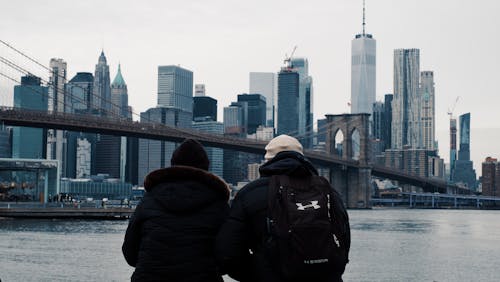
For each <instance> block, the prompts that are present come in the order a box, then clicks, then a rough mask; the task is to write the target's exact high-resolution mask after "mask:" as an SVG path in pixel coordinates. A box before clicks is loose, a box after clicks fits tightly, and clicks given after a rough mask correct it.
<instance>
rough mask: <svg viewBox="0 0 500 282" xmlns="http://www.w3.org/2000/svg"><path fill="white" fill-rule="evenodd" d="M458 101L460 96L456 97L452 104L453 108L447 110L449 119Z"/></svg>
mask: <svg viewBox="0 0 500 282" xmlns="http://www.w3.org/2000/svg"><path fill="white" fill-rule="evenodd" d="M459 99H460V96H457V99H456V100H455V103H454V104H453V107H451V110H450V109H448V115H449V116H450V119H452V117H453V111H454V110H455V107H456V106H457V103H458V100H459Z"/></svg>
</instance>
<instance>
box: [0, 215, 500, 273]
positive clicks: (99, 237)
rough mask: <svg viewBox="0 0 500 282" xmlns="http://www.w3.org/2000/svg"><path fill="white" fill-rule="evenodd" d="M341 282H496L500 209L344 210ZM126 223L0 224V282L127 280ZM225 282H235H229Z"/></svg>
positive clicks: (17, 221) (1, 220)
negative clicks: (346, 227)
mask: <svg viewBox="0 0 500 282" xmlns="http://www.w3.org/2000/svg"><path fill="white" fill-rule="evenodd" d="M349 215H350V217H351V232H352V246H351V253H350V263H349V264H348V266H347V269H346V273H345V274H344V281H440V282H441V281H500V270H499V268H498V262H499V261H500V211H482V210H407V209H374V210H349ZM126 227H127V221H84V220H27V219H25V220H21V219H6V218H0V279H1V281H2V282H9V281H23V282H26V281H129V279H130V275H131V273H132V272H133V268H131V267H129V266H128V265H127V264H126V262H125V260H124V259H123V257H122V254H121V244H122V241H123V236H124V232H125V229H126ZM226 281H232V280H230V279H229V278H227V277H226Z"/></svg>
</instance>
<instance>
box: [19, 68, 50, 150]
mask: <svg viewBox="0 0 500 282" xmlns="http://www.w3.org/2000/svg"><path fill="white" fill-rule="evenodd" d="M48 92H49V91H48V88H47V87H45V86H42V85H41V83H40V78H39V77H36V76H33V75H27V76H23V77H22V78H21V85H16V86H14V107H15V108H20V109H26V110H39V111H46V110H47V108H48ZM46 153H47V130H46V129H42V128H29V127H17V126H16V127H13V129H12V157H13V158H26V159H43V158H46Z"/></svg>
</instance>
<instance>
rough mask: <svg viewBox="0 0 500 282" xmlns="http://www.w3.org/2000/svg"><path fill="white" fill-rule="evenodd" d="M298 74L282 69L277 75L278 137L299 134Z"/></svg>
mask: <svg viewBox="0 0 500 282" xmlns="http://www.w3.org/2000/svg"><path fill="white" fill-rule="evenodd" d="M299 81H300V80H299V73H298V72H297V71H295V70H293V69H290V68H282V69H281V71H280V72H279V73H278V135H281V134H289V135H297V133H298V132H299Z"/></svg>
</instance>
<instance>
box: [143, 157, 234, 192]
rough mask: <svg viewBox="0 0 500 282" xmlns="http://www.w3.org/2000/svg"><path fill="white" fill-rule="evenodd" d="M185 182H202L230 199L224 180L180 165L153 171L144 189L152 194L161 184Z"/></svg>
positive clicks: (145, 180)
mask: <svg viewBox="0 0 500 282" xmlns="http://www.w3.org/2000/svg"><path fill="white" fill-rule="evenodd" d="M183 180H189V181H198V182H201V183H203V184H205V185H206V186H208V187H210V188H211V189H214V190H216V191H217V192H219V193H220V194H222V195H223V196H224V197H225V198H226V199H229V193H230V189H229V186H228V185H227V184H226V182H224V180H222V179H221V178H219V177H218V176H217V175H215V174H212V173H210V172H208V171H206V170H202V169H198V168H195V167H190V166H180V165H178V166H171V167H167V168H161V169H158V170H155V171H152V172H151V173H149V174H148V175H147V176H146V178H145V179H144V189H146V191H147V192H151V191H152V190H153V188H154V187H155V186H156V185H158V184H160V183H164V182H174V181H183Z"/></svg>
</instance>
